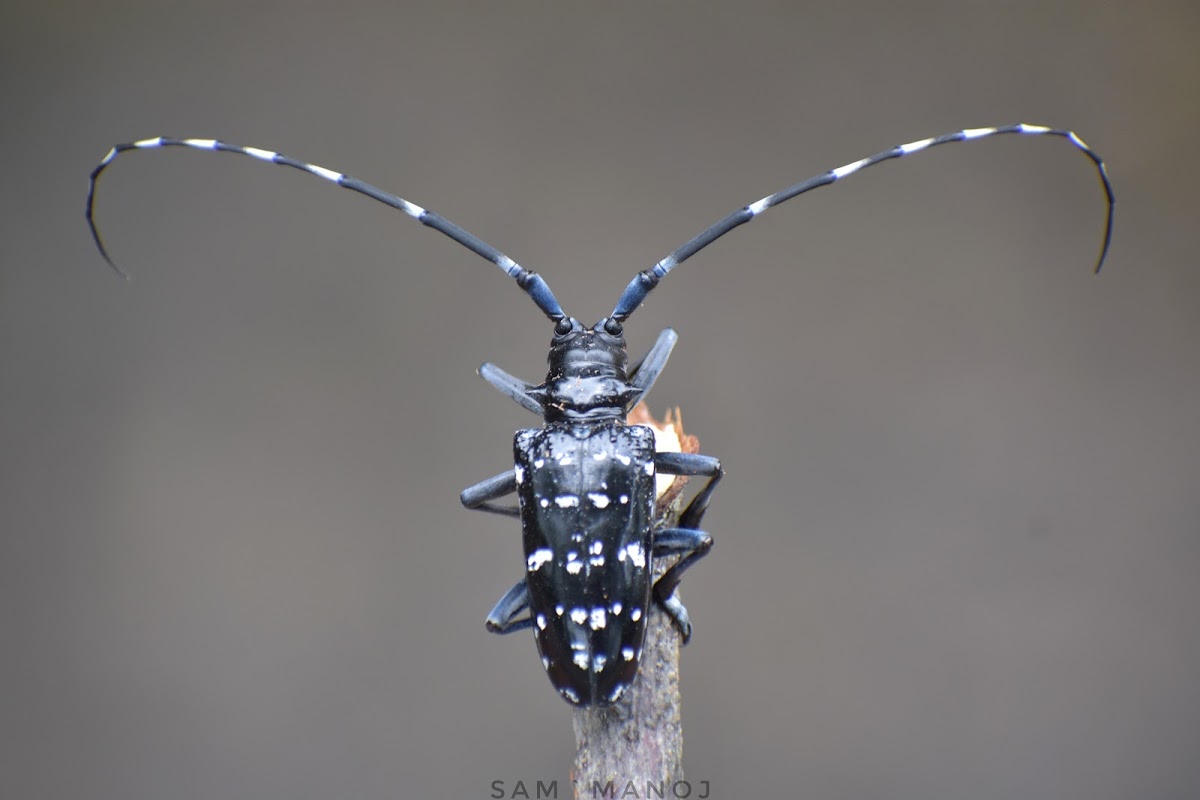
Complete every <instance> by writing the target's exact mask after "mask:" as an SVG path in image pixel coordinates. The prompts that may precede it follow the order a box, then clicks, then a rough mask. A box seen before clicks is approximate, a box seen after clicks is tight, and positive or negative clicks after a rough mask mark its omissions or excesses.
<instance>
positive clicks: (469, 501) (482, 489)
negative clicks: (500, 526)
mask: <svg viewBox="0 0 1200 800" xmlns="http://www.w3.org/2000/svg"><path fill="white" fill-rule="evenodd" d="M516 490H517V474H516V473H515V472H513V471H512V470H511V469H510V470H508V471H507V472H501V473H500V474H499V475H496V476H495V477H492V478H488V479H487V480H486V481H480V482H479V483H477V484H475V485H474V486H468V487H467V488H466V489H463V490H462V494H460V495H459V496H458V497H459V500H461V501H462V504H463V505H464V506H466V507H467V508H473V509H475V510H477V511H490V512H491V513H493V514H503V515H504V516H506V517H519V516H520V515H521V509H519V508H518V507H516V506H500V505H496V504H495V503H493V502H491V501H492V500H497V499H499V498H501V497H504V495H506V494H512V493H513V492H515V491H516Z"/></svg>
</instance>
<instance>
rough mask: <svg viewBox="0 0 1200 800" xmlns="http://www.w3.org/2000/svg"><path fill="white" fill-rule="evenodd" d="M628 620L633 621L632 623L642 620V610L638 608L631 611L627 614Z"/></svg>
mask: <svg viewBox="0 0 1200 800" xmlns="http://www.w3.org/2000/svg"><path fill="white" fill-rule="evenodd" d="M629 618H630V619H631V620H633V621H634V622H637V621H638V620H639V619H641V618H642V610H641V609H640V608H635V609H633V610H632V611H630V612H629Z"/></svg>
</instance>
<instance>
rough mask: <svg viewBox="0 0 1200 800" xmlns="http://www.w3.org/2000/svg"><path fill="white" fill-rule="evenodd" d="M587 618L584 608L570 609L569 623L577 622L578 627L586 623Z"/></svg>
mask: <svg viewBox="0 0 1200 800" xmlns="http://www.w3.org/2000/svg"><path fill="white" fill-rule="evenodd" d="M587 618H588V612H587V609H586V608H572V609H571V621H572V622H577V623H579V624H580V625H582V624H583V623H584V622H586V621H587Z"/></svg>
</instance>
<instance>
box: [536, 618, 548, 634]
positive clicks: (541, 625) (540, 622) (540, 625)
mask: <svg viewBox="0 0 1200 800" xmlns="http://www.w3.org/2000/svg"><path fill="white" fill-rule="evenodd" d="M537 626H538V630H539V631H544V630H546V615H545V614H538V615H537Z"/></svg>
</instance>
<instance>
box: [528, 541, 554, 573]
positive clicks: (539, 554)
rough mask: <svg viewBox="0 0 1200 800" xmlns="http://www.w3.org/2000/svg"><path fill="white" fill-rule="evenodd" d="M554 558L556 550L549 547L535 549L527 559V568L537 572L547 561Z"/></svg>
mask: <svg viewBox="0 0 1200 800" xmlns="http://www.w3.org/2000/svg"><path fill="white" fill-rule="evenodd" d="M553 559H554V551H553V550H551V549H550V548H548V547H542V548H539V549H537V550H534V551H533V553H532V554H531V555H530V556H529V558H528V559H526V560H525V564H526V567H527V569H528V570H529V571H530V572H536V571H537V570H539V569H541V568H542V565H543V564H545V563H546V562H547V561H552V560H553Z"/></svg>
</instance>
